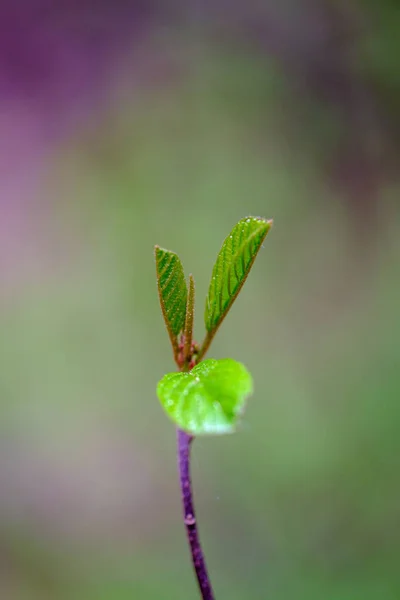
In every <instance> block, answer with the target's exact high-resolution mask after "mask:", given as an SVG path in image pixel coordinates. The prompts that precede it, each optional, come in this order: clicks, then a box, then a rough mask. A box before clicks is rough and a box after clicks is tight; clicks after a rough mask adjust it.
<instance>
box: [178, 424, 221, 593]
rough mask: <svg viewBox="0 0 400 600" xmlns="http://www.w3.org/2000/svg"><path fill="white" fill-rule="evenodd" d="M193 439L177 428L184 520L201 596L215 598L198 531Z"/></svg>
mask: <svg viewBox="0 0 400 600" xmlns="http://www.w3.org/2000/svg"><path fill="white" fill-rule="evenodd" d="M192 440H193V437H192V436H190V435H189V434H187V433H185V432H184V431H182V430H181V429H178V430H177V442H178V466H179V475H180V484H181V494H182V504H183V520H184V523H185V527H186V533H187V537H188V540H189V545H190V550H191V554H192V563H193V567H194V570H195V573H196V577H197V581H198V584H199V588H200V591H201V597H202V598H203V600H215V597H214V592H213V590H212V587H211V582H210V579H209V576H208V572H207V567H206V561H205V558H204V555H203V551H202V549H201V545H200V540H199V535H198V532H197V522H196V514H195V511H194V503H193V492H192V483H191V479H190V445H191V443H192Z"/></svg>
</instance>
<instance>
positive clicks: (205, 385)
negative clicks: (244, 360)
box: [157, 358, 253, 435]
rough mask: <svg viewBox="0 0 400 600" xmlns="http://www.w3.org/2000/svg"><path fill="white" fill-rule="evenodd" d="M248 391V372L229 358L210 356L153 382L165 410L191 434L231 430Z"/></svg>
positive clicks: (250, 382) (241, 409)
mask: <svg viewBox="0 0 400 600" xmlns="http://www.w3.org/2000/svg"><path fill="white" fill-rule="evenodd" d="M252 391H253V382H252V378H251V375H250V373H249V372H248V371H247V369H246V368H245V367H244V366H243V365H242V364H241V363H239V362H236V361H234V360H232V359H230V358H225V359H221V360H215V359H213V358H210V359H207V360H204V361H202V362H201V363H199V364H198V365H196V366H195V367H194V368H193V369H192V370H191V371H189V372H187V373H168V374H167V375H165V376H164V377H163V378H162V379H161V381H160V382H159V384H158V386H157V395H158V397H159V399H160V402H161V404H162V405H163V407H164V409H165V410H166V412H167V414H168V415H169V416H170V418H171V419H172V420H173V421H174V423H175V424H176V425H178V427H180V428H181V429H183V430H184V431H187V432H188V433H190V434H192V435H201V434H221V433H231V432H233V431H234V430H235V428H236V425H237V422H238V419H239V417H240V415H241V414H242V413H243V410H244V407H245V402H246V399H247V397H248V396H249V395H250V394H251V393H252Z"/></svg>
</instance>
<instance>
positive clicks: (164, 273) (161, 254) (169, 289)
mask: <svg viewBox="0 0 400 600" xmlns="http://www.w3.org/2000/svg"><path fill="white" fill-rule="evenodd" d="M155 258H156V269H157V284H158V294H159V297H160V304H161V310H162V313H163V316H164V321H165V324H166V326H167V329H168V333H169V337H170V339H171V343H172V346H173V348H174V351H175V352H176V351H177V346H178V343H177V337H178V335H179V333H180V332H181V331H182V330H183V328H184V326H185V319H186V302H187V287H186V281H185V275H184V272H183V267H182V263H181V261H180V259H179V257H178V255H177V254H175V253H174V252H170V251H169V250H164V249H163V248H160V247H159V246H156V247H155Z"/></svg>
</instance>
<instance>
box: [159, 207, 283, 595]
mask: <svg viewBox="0 0 400 600" xmlns="http://www.w3.org/2000/svg"><path fill="white" fill-rule="evenodd" d="M271 226H272V220H269V221H267V220H265V219H261V218H258V217H247V218H245V219H242V220H241V221H239V223H237V225H235V227H234V228H233V229H232V231H231V233H230V234H229V235H228V237H227V238H226V239H225V241H224V243H223V244H222V248H221V250H220V252H219V254H218V257H217V260H216V263H215V265H214V268H213V272H212V277H211V282H210V287H209V290H208V295H207V299H206V307H205V314H204V321H205V326H206V335H205V338H204V341H203V343H202V344H200V345H198V344H197V343H196V342H195V341H194V340H193V316H194V280H193V276H192V275H189V287H187V285H186V281H185V275H184V272H183V268H182V263H181V261H180V260H179V257H178V256H177V255H176V254H175V253H174V252H170V251H169V250H163V249H162V248H160V247H159V246H156V247H155V259H156V270H157V283H158V294H159V298H160V304H161V310H162V314H163V316H164V321H165V324H166V326H167V331H168V334H169V337H170V340H171V344H172V349H173V353H174V359H175V362H176V364H177V366H178V370H179V372H175V373H168V374H167V375H165V376H164V377H163V378H162V379H161V381H160V382H159V384H158V386H157V395H158V398H159V399H160V402H161V404H162V406H163V407H164V409H165V411H166V413H167V415H168V416H169V417H170V418H171V419H172V421H173V422H174V423H175V425H176V426H177V444H178V466H179V475H180V486H181V495H182V503H183V519H184V523H185V526H186V531H187V536H188V540H189V545H190V550H191V555H192V562H193V567H194V570H195V573H196V576H197V581H198V584H199V588H200V592H201V597H202V598H203V600H214V593H213V590H212V587H211V582H210V579H209V576H208V572H207V567H206V562H205V558H204V555H203V552H202V549H201V545H200V540H199V536H198V531H197V522H196V515H195V511H194V503H193V493H192V484H191V478H190V446H191V443H192V441H193V439H194V438H195V437H196V436H199V435H206V434H211V435H219V434H223V433H232V432H233V431H235V429H236V427H237V425H238V422H239V419H240V416H241V415H242V414H243V411H244V408H245V403H246V400H247V398H248V396H249V395H250V394H251V393H252V391H253V382H252V378H251V375H250V373H249V372H248V371H247V369H246V368H245V367H244V365H242V364H241V363H239V362H236V361H235V360H233V359H231V358H224V359H221V360H215V359H213V358H209V359H206V360H203V359H204V356H205V354H206V352H207V350H208V349H209V347H210V344H211V342H212V340H213V338H214V336H215V334H216V332H217V330H218V328H219V327H220V325H221V323H222V321H223V320H224V318H225V317H226V315H227V314H228V311H229V309H230V308H231V306H232V304H233V302H234V301H235V299H236V298H237V296H238V294H239V292H240V290H241V289H242V286H243V284H244V282H245V281H246V278H247V276H248V274H249V272H250V269H251V267H252V265H253V263H254V260H255V258H256V256H257V253H258V251H259V249H260V248H261V245H262V243H263V241H264V239H265V237H266V235H267V233H268V231H269V230H270V228H271Z"/></svg>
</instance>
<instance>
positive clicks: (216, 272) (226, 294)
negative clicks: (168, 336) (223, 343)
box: [204, 217, 272, 334]
mask: <svg viewBox="0 0 400 600" xmlns="http://www.w3.org/2000/svg"><path fill="white" fill-rule="evenodd" d="M271 226H272V221H267V220H266V219H261V218H259V217H247V218H245V219H242V220H241V221H239V223H237V225H235V227H234V228H233V229H232V231H231V233H230V234H229V235H228V237H227V238H226V239H225V241H224V243H223V244H222V248H221V250H220V252H219V255H218V258H217V261H216V263H215V265H214V268H213V272H212V277H211V283H210V287H209V290H208V295H207V300H206V310H205V315H204V320H205V325H206V329H207V332H208V333H209V334H214V333H215V331H216V330H217V328H218V327H219V326H220V325H221V323H222V321H223V319H224V318H225V317H226V315H227V313H228V311H229V309H230V307H231V306H232V304H233V302H234V301H235V299H236V297H237V295H238V294H239V292H240V290H241V288H242V286H243V284H244V282H245V281H246V278H247V276H248V274H249V272H250V269H251V267H252V265H253V262H254V260H255V258H256V256H257V253H258V251H259V249H260V247H261V244H262V243H263V241H264V239H265V236H266V235H267V233H268V231H269V230H270V228H271Z"/></svg>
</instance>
